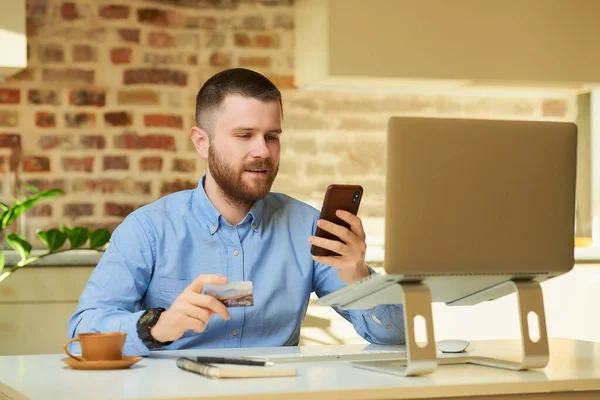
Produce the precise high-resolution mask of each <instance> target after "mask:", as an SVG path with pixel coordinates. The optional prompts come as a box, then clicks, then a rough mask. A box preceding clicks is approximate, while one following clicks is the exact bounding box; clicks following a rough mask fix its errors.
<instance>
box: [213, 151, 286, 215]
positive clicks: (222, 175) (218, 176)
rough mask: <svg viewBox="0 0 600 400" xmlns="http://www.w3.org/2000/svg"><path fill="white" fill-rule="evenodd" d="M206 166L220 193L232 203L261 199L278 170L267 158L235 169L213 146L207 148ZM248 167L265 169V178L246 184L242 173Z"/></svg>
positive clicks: (267, 192)
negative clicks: (238, 169) (240, 168)
mask: <svg viewBox="0 0 600 400" xmlns="http://www.w3.org/2000/svg"><path fill="white" fill-rule="evenodd" d="M208 168H209V170H210V174H211V176H212V177H213V179H214V180H215V182H216V183H217V185H218V186H219V188H220V191H221V193H222V194H223V195H224V197H225V198H226V199H227V200H228V201H229V202H231V203H233V204H251V203H253V202H255V201H256V200H260V199H263V198H264V197H265V196H266V195H267V194H269V191H270V190H271V186H272V185H273V182H274V181H275V177H276V176H277V172H278V171H279V165H277V166H273V163H272V162H271V160H269V159H261V160H256V161H254V162H251V163H247V164H245V165H244V166H243V168H242V170H241V171H236V170H234V169H233V168H232V167H231V165H230V164H229V163H227V161H225V160H224V159H223V158H221V157H220V156H219V155H218V154H217V152H216V151H215V150H214V146H210V147H209V148H208ZM249 169H262V170H267V172H266V175H267V176H266V178H265V179H256V180H253V181H254V183H253V184H248V183H247V182H246V181H245V180H244V177H243V175H244V173H245V171H246V170H249Z"/></svg>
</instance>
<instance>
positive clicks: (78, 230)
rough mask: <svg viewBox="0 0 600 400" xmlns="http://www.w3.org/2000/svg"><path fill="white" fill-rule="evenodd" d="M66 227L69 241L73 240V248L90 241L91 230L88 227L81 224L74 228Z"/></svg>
mask: <svg viewBox="0 0 600 400" xmlns="http://www.w3.org/2000/svg"><path fill="white" fill-rule="evenodd" d="M64 228H65V229H66V232H65V233H66V234H67V236H68V237H69V242H71V248H72V249H76V248H78V247H81V246H83V245H84V244H85V242H87V241H88V239H89V237H90V230H89V229H88V228H84V227H81V226H78V227H75V228H73V229H69V228H67V227H64Z"/></svg>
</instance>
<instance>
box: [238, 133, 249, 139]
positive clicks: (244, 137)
mask: <svg viewBox="0 0 600 400" xmlns="http://www.w3.org/2000/svg"><path fill="white" fill-rule="evenodd" d="M238 137H239V138H241V139H248V138H249V137H250V135H249V134H247V133H243V134H241V135H238Z"/></svg>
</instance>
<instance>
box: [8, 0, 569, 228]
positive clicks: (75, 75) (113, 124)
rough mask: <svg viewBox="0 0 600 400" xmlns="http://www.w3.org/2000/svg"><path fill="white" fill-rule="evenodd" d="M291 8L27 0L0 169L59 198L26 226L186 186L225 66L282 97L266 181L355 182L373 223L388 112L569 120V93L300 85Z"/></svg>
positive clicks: (217, 1) (116, 217) (310, 195)
mask: <svg viewBox="0 0 600 400" xmlns="http://www.w3.org/2000/svg"><path fill="white" fill-rule="evenodd" d="M293 13H294V6H293V1H292V0H262V1H253V0H162V1H160V0H129V1H127V2H123V1H121V2H116V1H114V0H71V1H63V0H29V1H28V10H27V15H28V17H27V31H28V54H29V66H28V68H27V69H26V70H24V71H22V72H20V73H19V74H17V75H16V76H14V77H12V78H10V79H8V80H7V81H6V82H4V83H2V84H0V150H2V149H4V150H5V152H7V155H4V153H2V160H3V164H2V165H5V166H6V167H3V168H4V170H10V169H11V168H10V166H11V165H12V168H13V169H15V168H16V169H18V171H19V176H20V179H21V180H22V181H25V182H27V183H30V184H34V185H36V186H38V187H40V188H44V189H45V188H52V187H59V188H63V189H64V190H65V191H66V192H67V194H66V195H65V196H62V197H61V198H59V199H58V200H56V201H52V202H47V203H45V204H43V205H40V206H39V207H38V208H36V209H33V210H32V211H31V212H29V213H28V214H27V216H26V220H25V222H24V224H23V226H24V229H25V230H24V233H25V234H26V235H27V236H29V237H30V238H31V237H33V236H35V228H38V227H41V228H48V227H51V226H56V225H58V224H60V223H65V224H68V225H74V224H86V225H89V226H94V227H97V226H106V227H109V228H113V227H114V226H115V225H116V224H118V223H119V222H120V221H121V220H122V219H123V217H124V216H125V215H127V214H128V213H129V212H131V211H132V210H134V209H135V208H137V207H139V206H140V205H143V204H146V203H148V202H151V201H153V200H155V199H157V198H159V197H160V196H163V195H165V194H167V193H171V192H173V191H177V190H182V189H186V188H190V187H195V186H196V184H197V181H198V178H199V177H200V176H201V174H202V173H203V172H204V171H205V164H204V162H203V161H202V160H201V159H200V158H199V156H198V155H197V154H196V152H195V150H194V149H193V147H192V145H191V143H190V142H189V139H188V136H187V133H188V130H189V127H190V126H191V124H192V123H193V113H194V99H195V95H196V93H197V91H198V89H199V87H200V86H201V85H202V83H203V82H204V81H205V80H206V79H207V78H208V77H210V76H211V75H213V74H214V73H216V72H218V71H220V70H222V69H224V68H228V67H238V66H239V67H248V68H252V69H255V70H257V71H259V72H262V73H264V74H265V75H267V76H268V77H269V78H271V79H272V80H273V82H274V83H275V84H276V85H277V86H278V87H279V88H280V89H281V90H282V92H283V96H284V108H285V121H284V131H285V133H284V135H283V137H282V160H281V169H280V171H281V172H280V176H279V178H278V180H277V181H276V184H275V187H274V190H277V191H283V192H286V193H289V194H291V195H293V196H295V197H297V198H299V199H301V200H304V201H308V202H310V203H312V204H314V205H317V206H319V205H320V203H321V201H322V196H323V192H324V189H325V187H326V186H327V185H328V184H330V183H332V182H338V183H345V182H353V183H359V184H362V185H363V186H364V187H365V197H364V200H363V206H362V210H361V215H362V216H363V217H365V218H372V219H375V220H380V219H381V216H382V214H383V188H384V176H383V154H384V153H383V152H384V143H385V123H386V120H387V118H388V117H389V116H391V115H422V116H425V115H427V116H465V117H466V116H472V117H479V118H488V117H496V118H506V119H510V118H518V119H553V120H573V119H574V118H575V114H576V108H575V107H576V106H575V99H574V98H570V97H559V98H543V97H523V96H514V97H510V96H498V97H493V96H480V97H477V96H456V95H443V94H423V93H421V94H410V93H404V94H384V93H381V94H374V93H370V94H368V93H345V92H303V91H299V90H297V89H296V88H295V87H294V84H293V29H294V23H293ZM4 160H8V162H4ZM4 184H6V183H4ZM1 193H3V195H6V194H7V189H6V188H3V189H2V191H1ZM377 229H379V228H377Z"/></svg>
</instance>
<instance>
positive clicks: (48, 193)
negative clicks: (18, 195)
mask: <svg viewBox="0 0 600 400" xmlns="http://www.w3.org/2000/svg"><path fill="white" fill-rule="evenodd" d="M63 193H64V192H63V191H62V190H61V189H50V190H43V191H41V192H36V193H34V194H32V195H30V196H29V197H27V198H26V199H25V200H23V201H20V200H18V199H15V201H14V204H13V205H12V206H10V207H9V208H8V210H6V211H5V212H4V213H3V214H2V221H1V222H2V226H1V227H2V230H4V229H6V227H7V226H8V225H10V224H11V222H13V221H14V220H15V219H17V217H18V216H19V215H21V214H22V213H24V212H25V211H27V210H29V209H30V208H31V207H33V206H34V205H36V204H37V203H38V202H39V201H41V200H45V199H51V198H54V197H56V196H58V195H60V194H63Z"/></svg>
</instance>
